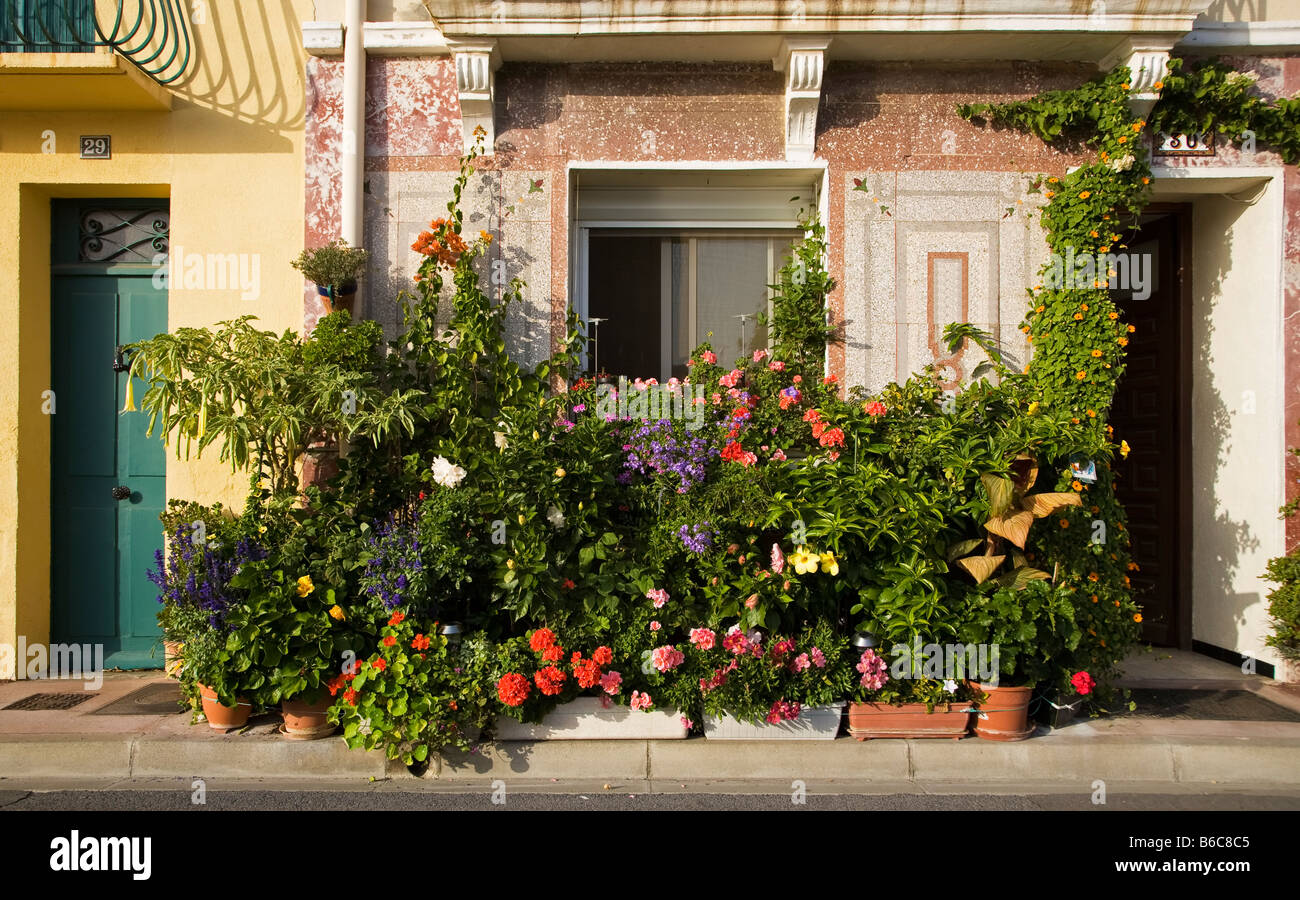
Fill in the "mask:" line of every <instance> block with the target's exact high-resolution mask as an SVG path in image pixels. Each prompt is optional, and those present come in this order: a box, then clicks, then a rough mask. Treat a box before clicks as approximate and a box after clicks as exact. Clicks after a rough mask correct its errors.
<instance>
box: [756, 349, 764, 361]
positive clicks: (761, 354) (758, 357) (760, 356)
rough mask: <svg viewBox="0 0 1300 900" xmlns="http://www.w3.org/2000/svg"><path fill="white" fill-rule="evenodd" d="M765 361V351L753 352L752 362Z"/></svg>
mask: <svg viewBox="0 0 1300 900" xmlns="http://www.w3.org/2000/svg"><path fill="white" fill-rule="evenodd" d="M765 359H767V351H766V350H755V351H754V362H762V361H763V360H765Z"/></svg>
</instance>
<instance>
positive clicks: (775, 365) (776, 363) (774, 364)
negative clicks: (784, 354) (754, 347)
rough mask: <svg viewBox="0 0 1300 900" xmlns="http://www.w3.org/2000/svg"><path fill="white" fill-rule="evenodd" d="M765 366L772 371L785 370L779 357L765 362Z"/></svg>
mask: <svg viewBox="0 0 1300 900" xmlns="http://www.w3.org/2000/svg"><path fill="white" fill-rule="evenodd" d="M767 367H768V368H769V369H771V370H772V371H773V372H784V371H785V363H783V362H781V360H779V359H774V360H772V361H771V362H770V363H768V364H767Z"/></svg>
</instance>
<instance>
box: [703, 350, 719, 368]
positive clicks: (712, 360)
mask: <svg viewBox="0 0 1300 900" xmlns="http://www.w3.org/2000/svg"><path fill="white" fill-rule="evenodd" d="M700 359H702V360H703V361H704V362H705V364H707V365H710V366H712V365H715V364H716V363H717V361H718V354H716V353H714V352H713V351H712V350H705V351H704V352H703V353H701V354H700Z"/></svg>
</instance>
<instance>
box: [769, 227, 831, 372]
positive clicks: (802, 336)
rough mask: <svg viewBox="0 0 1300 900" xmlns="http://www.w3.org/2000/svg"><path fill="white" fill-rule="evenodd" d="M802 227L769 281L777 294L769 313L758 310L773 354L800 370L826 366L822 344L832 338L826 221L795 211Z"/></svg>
mask: <svg viewBox="0 0 1300 900" xmlns="http://www.w3.org/2000/svg"><path fill="white" fill-rule="evenodd" d="M799 225H800V227H801V228H802V229H803V231H804V237H803V239H802V240H800V241H798V242H796V244H795V246H794V250H793V252H792V254H791V255H790V257H788V258H787V259H786V262H785V265H783V266H782V267H781V270H780V272H779V273H778V276H777V283H776V284H774V285H772V286H771V287H772V290H773V291H774V293H775V296H776V299H775V300H774V302H773V311H772V316H771V318H770V320H769V318H768V316H767V315H766V314H762V315H760V316H759V322H760V323H761V324H764V325H768V326H769V328H770V335H771V342H772V345H773V351H774V352H775V354H776V356H777V357H779V358H781V359H784V360H788V361H790V362H791V363H793V364H794V365H795V366H797V367H798V368H799V369H800V370H801V371H808V372H820V371H822V370H823V368H824V367H825V362H826V345H827V342H828V341H831V340H833V338H834V334H835V332H834V329H833V328H831V327H830V326H829V325H828V324H827V315H828V310H827V305H826V298H827V297H828V296H829V295H830V292H831V291H833V290H834V289H835V280H834V279H833V278H831V277H830V273H828V272H827V271H826V266H825V260H826V226H825V225H824V224H823V223H822V222H821V221H820V220H818V219H817V217H816V216H815V215H814V214H813V213H811V212H805V213H804V214H802V215H801V216H800V219H799Z"/></svg>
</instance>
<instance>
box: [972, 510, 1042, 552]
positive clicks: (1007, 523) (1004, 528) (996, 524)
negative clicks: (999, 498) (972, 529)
mask: <svg viewBox="0 0 1300 900" xmlns="http://www.w3.org/2000/svg"><path fill="white" fill-rule="evenodd" d="M1032 524H1034V516H1033V513H1031V512H1029V510H1026V509H1021V510H1016V511H1015V512H1013V513H1011V514H1009V515H1004V516H994V517H993V518H991V519H989V520H988V521H987V522H985V523H984V527H985V528H986V529H988V530H989V531H991V532H993V533H994V534H996V535H998V536H999V537H1004V538H1006V539H1007V540H1009V541H1010V542H1011V543H1013V544H1015V545H1016V546H1017V547H1019V548H1020V549H1021V550H1023V549H1025V539H1026V538H1027V537H1029V526H1030V525H1032Z"/></svg>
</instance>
